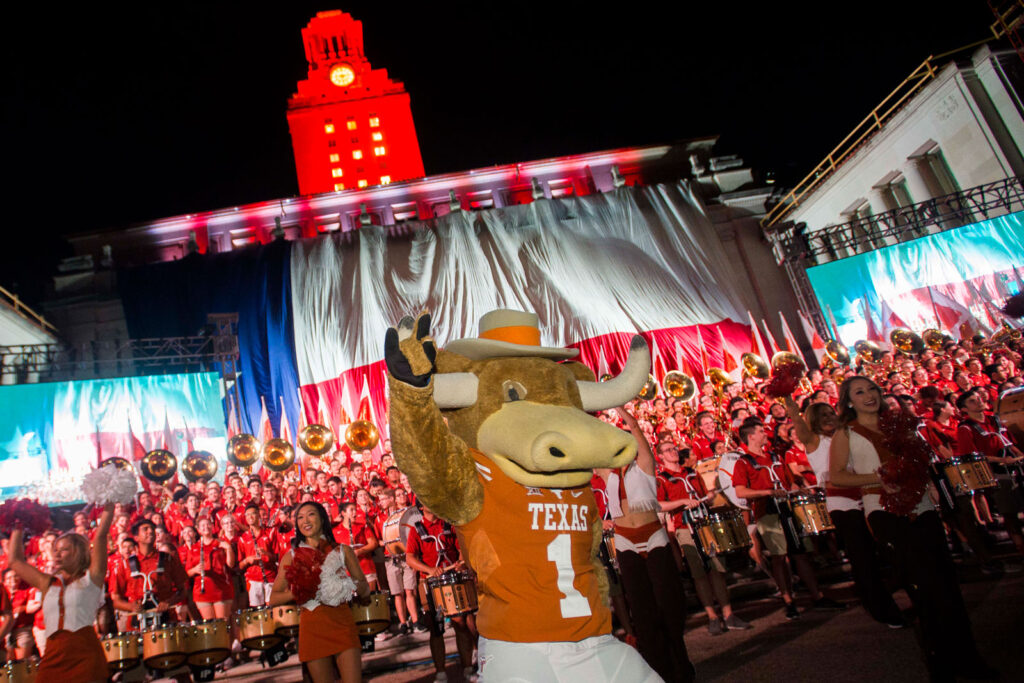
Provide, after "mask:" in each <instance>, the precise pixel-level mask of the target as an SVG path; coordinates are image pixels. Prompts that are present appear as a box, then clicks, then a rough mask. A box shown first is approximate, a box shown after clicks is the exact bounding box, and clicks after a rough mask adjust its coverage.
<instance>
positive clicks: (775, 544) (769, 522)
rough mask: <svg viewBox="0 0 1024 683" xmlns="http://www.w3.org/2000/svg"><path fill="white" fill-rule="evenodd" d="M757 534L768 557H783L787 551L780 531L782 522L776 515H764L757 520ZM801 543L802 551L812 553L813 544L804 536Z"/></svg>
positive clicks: (784, 536)
mask: <svg viewBox="0 0 1024 683" xmlns="http://www.w3.org/2000/svg"><path fill="white" fill-rule="evenodd" d="M757 533H759V534H760V535H761V543H762V544H763V545H764V549H765V550H766V551H767V552H768V554H769V555H774V556H776V557H778V556H781V555H785V554H786V552H787V551H788V548H787V547H786V534H785V532H783V531H782V522H780V521H779V516H778V515H776V514H770V515H765V516H763V517H762V518H761V519H759V520H757ZM801 541H802V542H803V545H804V550H806V551H808V552H813V551H814V542H813V541H812V540H811V539H809V538H807V537H806V536H805V537H803V538H802V539H801Z"/></svg>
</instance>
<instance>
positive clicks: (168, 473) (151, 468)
mask: <svg viewBox="0 0 1024 683" xmlns="http://www.w3.org/2000/svg"><path fill="white" fill-rule="evenodd" d="M139 471H140V472H141V473H142V476H144V477H145V478H146V479H148V480H149V481H151V482H153V483H156V484H162V483H164V482H165V481H167V480H168V479H170V478H171V477H173V476H174V473H175V472H177V471H178V459H177V458H176V457H174V453H171V452H170V451H167V450H164V449H162V448H158V449H156V450H153V451H150V452H149V453H146V456H145V457H144V458H143V459H142V462H140V463H139Z"/></svg>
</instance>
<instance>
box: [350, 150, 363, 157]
mask: <svg viewBox="0 0 1024 683" xmlns="http://www.w3.org/2000/svg"><path fill="white" fill-rule="evenodd" d="M352 158H353V159H362V158H363V150H361V149H354V150H352Z"/></svg>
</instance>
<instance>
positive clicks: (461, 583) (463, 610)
mask: <svg viewBox="0 0 1024 683" xmlns="http://www.w3.org/2000/svg"><path fill="white" fill-rule="evenodd" d="M427 588H428V589H429V590H430V594H431V596H432V597H433V598H434V607H436V608H437V609H439V610H441V612H443V613H444V615H445V616H446V617H457V616H459V615H460V614H467V613H469V612H473V611H475V610H476V608H477V596H476V576H475V575H474V574H473V573H472V572H455V571H452V572H445V573H444V574H441V575H440V576H432V577H430V578H428V579H427Z"/></svg>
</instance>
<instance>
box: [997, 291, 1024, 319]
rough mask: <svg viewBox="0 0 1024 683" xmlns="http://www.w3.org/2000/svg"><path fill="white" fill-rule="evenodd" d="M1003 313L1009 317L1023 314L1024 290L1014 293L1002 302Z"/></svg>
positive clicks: (1018, 316) (1017, 316)
mask: <svg viewBox="0 0 1024 683" xmlns="http://www.w3.org/2000/svg"><path fill="white" fill-rule="evenodd" d="M1001 310H1002V311H1003V313H1005V314H1006V315H1008V316H1010V317H1011V318H1020V317H1021V316H1024V292H1019V293H1017V294H1014V295H1013V296H1011V297H1010V298H1009V299H1007V300H1006V301H1005V302H1004V303H1003V308H1002V309H1001Z"/></svg>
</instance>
